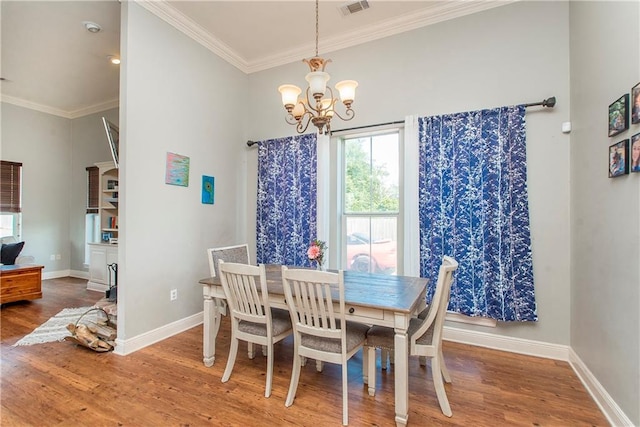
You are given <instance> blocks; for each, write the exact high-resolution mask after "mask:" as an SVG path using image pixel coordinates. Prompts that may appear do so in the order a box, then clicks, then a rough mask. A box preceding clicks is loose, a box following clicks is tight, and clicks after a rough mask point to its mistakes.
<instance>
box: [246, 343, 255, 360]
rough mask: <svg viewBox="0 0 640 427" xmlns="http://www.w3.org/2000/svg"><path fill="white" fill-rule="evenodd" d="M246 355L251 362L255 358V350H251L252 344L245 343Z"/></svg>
mask: <svg viewBox="0 0 640 427" xmlns="http://www.w3.org/2000/svg"><path fill="white" fill-rule="evenodd" d="M247 355H248V356H249V359H251V360H253V358H254V357H256V350H255V349H254V348H253V343H252V342H250V343H247Z"/></svg>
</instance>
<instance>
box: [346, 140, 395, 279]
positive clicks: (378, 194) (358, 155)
mask: <svg viewBox="0 0 640 427" xmlns="http://www.w3.org/2000/svg"><path fill="white" fill-rule="evenodd" d="M341 141H342V158H343V161H342V179H341V182H342V183H343V184H342V209H341V211H342V218H341V222H340V223H341V236H342V242H343V244H342V247H341V266H342V268H344V269H346V270H357V271H361V272H372V273H386V274H398V273H401V272H400V271H398V270H399V263H398V248H399V247H402V245H401V242H402V233H401V231H400V230H401V225H402V224H401V221H400V219H399V218H400V206H401V191H400V188H401V186H400V131H399V130H397V129H395V130H392V131H385V132H383V133H377V134H369V135H364V136H357V137H350V136H345V137H343V138H342V140H341Z"/></svg>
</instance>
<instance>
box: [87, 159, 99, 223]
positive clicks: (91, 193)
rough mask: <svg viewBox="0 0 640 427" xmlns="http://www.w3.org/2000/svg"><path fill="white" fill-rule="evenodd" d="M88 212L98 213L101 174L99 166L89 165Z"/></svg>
mask: <svg viewBox="0 0 640 427" xmlns="http://www.w3.org/2000/svg"><path fill="white" fill-rule="evenodd" d="M87 180H88V181H87V213H88V214H97V213H98V206H99V203H100V176H99V175H98V167H97V166H89V167H87Z"/></svg>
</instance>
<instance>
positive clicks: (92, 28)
mask: <svg viewBox="0 0 640 427" xmlns="http://www.w3.org/2000/svg"><path fill="white" fill-rule="evenodd" d="M82 25H84V28H86V29H87V31H89V32H90V33H98V32H100V30H102V27H101V26H100V25H98V24H96V23H95V22H91V21H83V22H82Z"/></svg>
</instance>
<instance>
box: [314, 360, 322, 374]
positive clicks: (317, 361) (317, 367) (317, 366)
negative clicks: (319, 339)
mask: <svg viewBox="0 0 640 427" xmlns="http://www.w3.org/2000/svg"><path fill="white" fill-rule="evenodd" d="M323 367H324V363H323V362H322V360H316V371H317V372H322V368H323Z"/></svg>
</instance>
